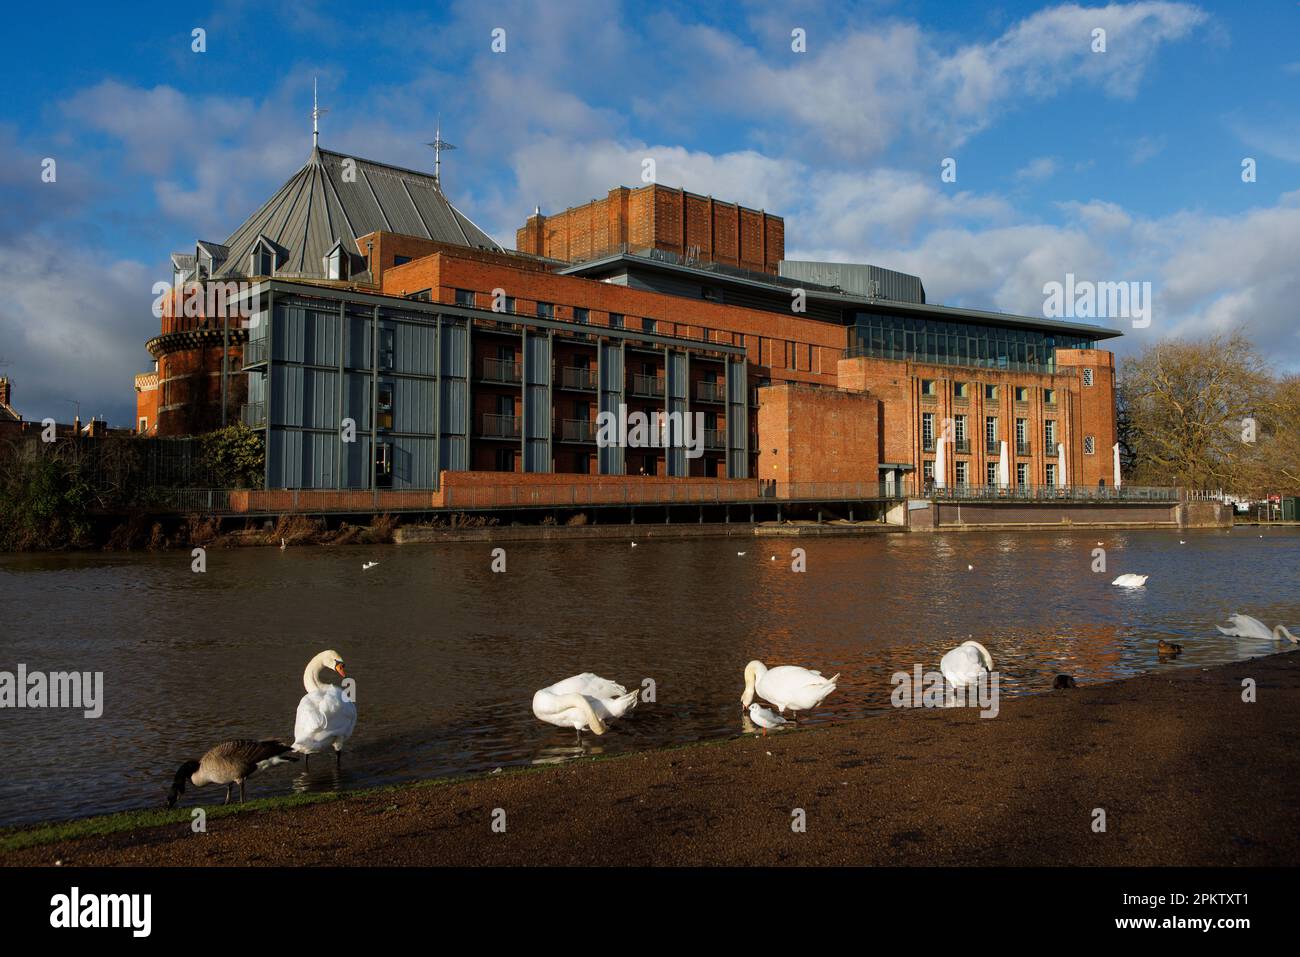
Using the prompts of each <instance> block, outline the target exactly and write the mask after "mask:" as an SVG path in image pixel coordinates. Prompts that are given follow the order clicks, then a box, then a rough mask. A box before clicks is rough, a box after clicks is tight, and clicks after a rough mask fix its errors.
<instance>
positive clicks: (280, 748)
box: [167, 740, 298, 808]
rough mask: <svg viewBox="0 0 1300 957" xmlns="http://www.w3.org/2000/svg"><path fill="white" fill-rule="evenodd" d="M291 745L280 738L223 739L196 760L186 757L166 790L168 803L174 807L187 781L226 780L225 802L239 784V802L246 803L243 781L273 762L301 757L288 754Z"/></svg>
mask: <svg viewBox="0 0 1300 957" xmlns="http://www.w3.org/2000/svg"><path fill="white" fill-rule="evenodd" d="M292 750H293V746H292V745H288V744H284V743H282V742H280V741H244V740H238V741H222V742H221V743H220V744H218V745H217V746H216V747H214V748H212V750H210V751H209V752H208V753H207V754H205V755H203V757H201V758H200V759H199V760H197V761H193V760H191V761H186V762H185V763H184V764H182V765H181V766H180V768H178V769H177V771H176V778H175V780H174V781H173V782H172V789H171V791H170V792H169V793H168V794H167V806H168V807H169V808H170V807H175V806H176V799H177V798H178V797H180V796H181V795H182V794H184V793H185V785H187V784H192V785H194V786H195V787H196V788H199V787H203V786H204V785H205V784H224V785H225V786H226V803H227V804H229V803H230V791H231V789H232V788H233V787H234V786H235V785H236V784H238V785H239V803H240V804H243V803H244V782H245V781H246V780H248V779H249V778H250V777H252V776H253V775H254V774H256V773H257V772H258V771H261V770H263V769H265V768H269V767H271V765H273V764H284V763H285V762H286V761H297V760H298V759H297V758H295V757H293V756H292V755H290V754H288V752H289V751H292Z"/></svg>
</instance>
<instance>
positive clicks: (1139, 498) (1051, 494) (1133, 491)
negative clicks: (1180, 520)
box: [924, 485, 1179, 503]
mask: <svg viewBox="0 0 1300 957" xmlns="http://www.w3.org/2000/svg"><path fill="white" fill-rule="evenodd" d="M924 494H925V496H926V497H927V498H931V499H935V500H936V501H980V502H994V501H1026V502H1047V501H1053V502H1057V501H1070V502H1161V503H1165V502H1171V503H1172V502H1177V501H1178V500H1179V495H1178V489H1176V488H1173V487H1172V486H1168V487H1167V486H1151V485H1122V486H1120V487H1119V488H1115V487H1114V486H1111V485H1106V486H1098V485H1018V486H1011V487H1003V486H1000V485H953V486H947V487H945V488H935V487H930V488H928V489H926V490H925V492H924Z"/></svg>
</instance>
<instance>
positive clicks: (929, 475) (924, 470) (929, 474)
mask: <svg viewBox="0 0 1300 957" xmlns="http://www.w3.org/2000/svg"><path fill="white" fill-rule="evenodd" d="M921 475H922V476H924V478H925V480H926V482H933V481H934V459H926V460H925V461H924V462H922V463H921Z"/></svg>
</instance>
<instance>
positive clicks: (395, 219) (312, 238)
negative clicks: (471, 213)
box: [173, 106, 501, 279]
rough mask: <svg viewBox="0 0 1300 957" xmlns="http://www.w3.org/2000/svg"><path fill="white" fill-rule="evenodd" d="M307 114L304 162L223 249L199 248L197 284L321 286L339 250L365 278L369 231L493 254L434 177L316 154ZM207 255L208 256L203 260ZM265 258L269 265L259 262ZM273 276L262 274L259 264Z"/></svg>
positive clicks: (317, 148)
mask: <svg viewBox="0 0 1300 957" xmlns="http://www.w3.org/2000/svg"><path fill="white" fill-rule="evenodd" d="M323 112H324V110H321V109H319V108H318V107H315V106H313V110H312V127H313V128H312V148H311V154H310V156H308V158H307V162H306V163H304V164H303V166H302V168H301V169H299V170H298V171H297V172H296V173H294V174H293V176H291V177H290V178H289V180H288V181H287V182H286V183H285V184H284V185H283V186H281V187H280V188H279V189H278V190H277V191H276V192H275V194H274V195H273V196H272V197H271V198H270V199H268V200H267V201H266V202H265V203H263V204H262V206H261V207H260V208H259V209H258V210H257V211H256V212H254V213H253V215H252V216H250V217H249V218H248V219H247V220H245V222H244V224H243V225H242V226H240V227H239V228H238V229H236V230H235V231H234V232H233V233H232V234H231V235H230V238H228V239H227V240H226V241H225V242H224V243H221V244H217V243H210V242H209V243H199V244H197V245H196V249H195V251H194V253H177V254H176V255H175V256H174V257H173V262H177V260H178V257H179V258H180V259H185V258H188V257H192V258H193V259H194V260H195V263H196V265H198V266H200V267H202V268H203V272H204V275H205V276H209V277H211V278H214V279H228V278H235V277H242V276H261V275H275V276H281V277H285V278H306V279H324V278H328V267H327V265H326V257H327V254H328V253H329V252H330V251H331V250H332V249H333V248H334V247H335V246H336V245H339V244H341V246H342V248H343V250H344V251H346V252H347V253H348V254H349V255H351V256H352V257H354V260H353V262H354V263H355V266H354V268H353V269H351V270H349V275H350V276H351V277H352V278H354V279H364V278H368V272H367V264H366V261H365V252H364V250H362V249H360V248H359V246H358V245H357V239H358V238H359V237H361V236H365V235H366V234H367V233H372V232H375V231H377V230H385V231H387V232H391V233H400V234H402V235H405V236H419V237H421V238H424V239H432V240H436V241H438V242H444V243H452V244H455V245H460V246H469V247H473V248H477V249H489V250H494V251H499V250H500V249H501V247H500V246H499V245H498V244H497V243H496V242H494V241H493V240H492V237H491V236H489V235H488V234H487V233H485V232H484V231H483V230H482V229H480V228H479V227H478V226H477V225H476V224H475V223H474V222H473V221H472V220H470V218H469V217H468V216H466V215H465V214H464V213H462V212H461V211H460V210H458V209H457V208H456V207H455V206H453V205H452V204H451V202H450V201H449V200H448V199H447V197H446V196H445V195H444V194H443V192H442V187H441V185H440V184H439V181H438V177H436V176H434V175H433V174H430V173H423V172H419V171H417V170H410V169H403V168H402V167H399V166H390V165H388V164H386V163H378V162H375V161H374V160H368V159H362V158H361V157H357V156H348V155H346V154H344V153H335V152H332V151H330V150H324V149H321V148H320V145H319V141H318V140H319V133H318V131H317V127H316V120H317V117H318V116H319V115H320V114H321V113H323ZM209 250H216V251H217V252H216V253H215V254H211V253H210V252H209ZM268 255H269V259H268V258H267V256H268ZM268 262H269V263H271V264H273V266H274V268H273V270H272V271H270V272H268V271H267V269H266V266H267V264H268Z"/></svg>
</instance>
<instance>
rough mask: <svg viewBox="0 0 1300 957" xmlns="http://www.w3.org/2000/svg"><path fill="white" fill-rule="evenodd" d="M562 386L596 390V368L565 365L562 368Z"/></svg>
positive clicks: (587, 390) (590, 390) (585, 390)
mask: <svg viewBox="0 0 1300 957" xmlns="http://www.w3.org/2000/svg"><path fill="white" fill-rule="evenodd" d="M560 386H561V388H564V389H578V390H581V391H584V392H594V391H595V390H596V370H595V369H582V368H579V367H577V366H565V367H564V368H563V369H561V370H560Z"/></svg>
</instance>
